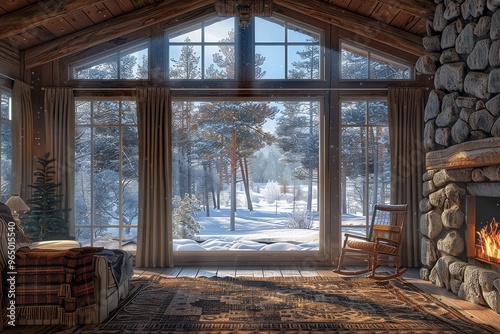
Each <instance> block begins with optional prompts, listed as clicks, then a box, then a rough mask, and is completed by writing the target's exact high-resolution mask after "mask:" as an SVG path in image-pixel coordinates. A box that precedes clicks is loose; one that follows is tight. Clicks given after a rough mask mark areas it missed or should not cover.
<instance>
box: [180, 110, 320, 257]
mask: <svg viewBox="0 0 500 334" xmlns="http://www.w3.org/2000/svg"><path fill="white" fill-rule="evenodd" d="M172 111H173V119H172V123H173V124H172V129H173V155H172V156H173V161H172V163H173V166H172V171H173V177H172V182H173V187H172V198H173V208H174V209H173V235H174V239H175V240H174V245H175V250H178V251H184V250H185V251H192V250H208V251H219V250H271V251H283V250H287V251H289V250H297V251H301V250H306V251H308V250H318V249H319V247H320V245H319V242H320V241H319V228H320V227H319V198H318V193H319V191H318V185H319V184H320V182H318V177H319V175H320V173H319V168H320V166H319V161H320V157H319V155H320V147H319V146H320V140H319V131H320V119H319V117H320V115H321V113H320V103H319V102H318V101H303V100H297V101H286V102H284V101H275V102H262V101H209V102H201V101H176V102H174V103H173V106H172Z"/></svg>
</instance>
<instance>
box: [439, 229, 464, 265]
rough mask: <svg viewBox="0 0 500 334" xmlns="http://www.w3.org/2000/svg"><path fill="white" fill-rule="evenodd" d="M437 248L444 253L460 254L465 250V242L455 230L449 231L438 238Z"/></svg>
mask: <svg viewBox="0 0 500 334" xmlns="http://www.w3.org/2000/svg"><path fill="white" fill-rule="evenodd" d="M437 248H438V251H440V252H441V253H442V254H444V255H452V256H460V255H462V254H463V252H464V251H465V242H464V239H463V238H462V237H461V236H460V234H459V233H458V232H457V231H451V232H449V233H448V234H446V236H445V237H444V239H440V240H438V242H437ZM441 259H442V258H441ZM438 263H439V260H438Z"/></svg>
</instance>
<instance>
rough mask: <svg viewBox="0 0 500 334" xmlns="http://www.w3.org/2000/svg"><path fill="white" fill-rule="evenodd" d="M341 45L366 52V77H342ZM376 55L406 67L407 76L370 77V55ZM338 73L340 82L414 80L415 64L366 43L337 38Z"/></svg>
mask: <svg viewBox="0 0 500 334" xmlns="http://www.w3.org/2000/svg"><path fill="white" fill-rule="evenodd" d="M343 45H348V46H350V47H352V48H355V49H359V50H362V51H365V52H366V53H367V67H368V68H367V71H368V77H367V78H362V79H358V78H353V79H349V78H343V77H342V51H343V50H344V48H343ZM372 54H373V55H376V56H377V58H383V59H386V60H387V61H388V62H390V63H391V64H396V65H400V66H404V67H408V70H409V78H404V79H393V78H387V79H380V78H371V77H370V74H371V66H370V65H371V62H372V60H373V57H372V56H371V55H372ZM338 71H339V72H338V73H339V81H340V82H377V81H382V82H390V81H396V82H405V81H414V80H415V65H414V64H412V63H410V62H409V61H405V60H404V59H401V58H399V57H396V56H393V55H390V54H388V53H386V52H384V51H381V50H379V49H375V48H372V47H368V46H366V45H362V44H359V43H356V42H353V41H350V40H348V39H343V38H339V63H338Z"/></svg>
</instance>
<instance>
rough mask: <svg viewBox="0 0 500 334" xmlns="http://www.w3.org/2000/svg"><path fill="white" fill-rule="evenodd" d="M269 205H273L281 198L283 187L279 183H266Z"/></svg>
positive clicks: (265, 191) (265, 190) (265, 189)
mask: <svg viewBox="0 0 500 334" xmlns="http://www.w3.org/2000/svg"><path fill="white" fill-rule="evenodd" d="M264 194H265V196H266V201H267V203H269V204H271V203H274V202H275V201H277V200H279V199H280V198H281V187H280V185H279V183H278V182H276V181H271V182H267V183H266V187H265V188H264Z"/></svg>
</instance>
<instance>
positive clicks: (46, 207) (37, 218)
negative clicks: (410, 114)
mask: <svg viewBox="0 0 500 334" xmlns="http://www.w3.org/2000/svg"><path fill="white" fill-rule="evenodd" d="M49 157H50V153H48V152H47V153H45V154H44V156H43V157H42V158H40V157H37V164H38V165H39V167H37V168H36V171H35V173H34V176H35V182H34V184H33V185H29V187H30V188H32V189H33V195H32V198H31V199H29V200H28V201H27V202H28V203H29V204H31V205H30V208H31V210H30V215H29V219H28V221H26V222H24V223H23V228H24V231H25V233H26V234H27V235H28V237H30V238H31V240H33V241H36V240H40V241H42V240H56V239H68V238H69V222H68V220H67V219H66V218H65V212H66V211H67V210H63V209H61V201H62V196H63V195H62V194H59V193H58V192H59V189H60V187H61V186H62V184H61V183H56V182H55V174H56V172H55V170H54V169H55V167H54V162H55V159H54V158H49Z"/></svg>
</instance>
